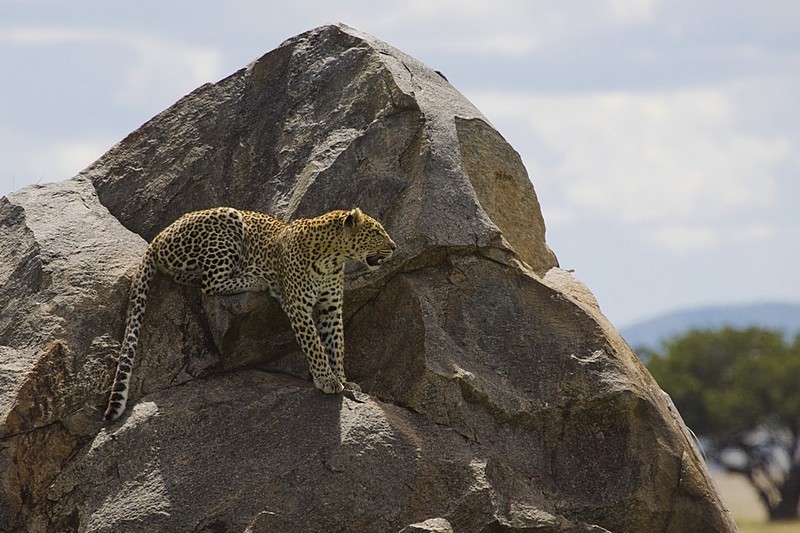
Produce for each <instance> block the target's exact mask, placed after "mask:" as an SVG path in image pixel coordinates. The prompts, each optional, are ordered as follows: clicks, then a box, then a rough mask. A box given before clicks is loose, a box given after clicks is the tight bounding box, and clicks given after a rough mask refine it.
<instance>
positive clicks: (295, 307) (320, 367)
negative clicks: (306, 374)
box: [286, 302, 344, 394]
mask: <svg viewBox="0 0 800 533" xmlns="http://www.w3.org/2000/svg"><path fill="white" fill-rule="evenodd" d="M286 314H288V315H289V321H290V322H291V324H292V330H293V331H294V336H295V338H297V342H298V344H300V348H302V349H303V353H305V354H306V357H307V358H308V366H309V369H310V370H311V376H312V377H313V378H314V385H315V386H316V387H317V388H318V389H319V390H321V391H323V392H325V393H326V394H337V393H339V392H342V391H343V390H344V385H342V382H341V381H340V380H339V378H338V377H337V376H336V375H335V374H334V373H333V372H332V371H331V367H330V365H329V364H328V355H327V353H326V352H325V346H324V345H323V343H322V341H321V340H320V337H319V333H318V332H317V327H316V325H315V324H314V315H313V306H311V305H306V304H304V303H300V302H294V303H291V304H289V305H287V306H286Z"/></svg>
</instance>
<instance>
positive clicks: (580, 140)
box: [0, 0, 800, 327]
mask: <svg viewBox="0 0 800 533" xmlns="http://www.w3.org/2000/svg"><path fill="white" fill-rule="evenodd" d="M331 22H344V23H345V24H348V25H350V26H352V27H354V28H356V29H359V30H361V31H364V32H366V33H369V34H372V35H374V36H376V37H378V38H380V39H382V40H384V41H386V42H388V43H389V44H391V45H393V46H395V47H396V48H399V49H401V50H403V51H404V52H406V53H408V54H410V55H412V56H414V57H416V58H417V59H419V60H421V61H422V62H423V63H426V64H427V65H428V66H430V67H432V68H434V69H437V70H440V71H442V72H443V73H444V74H445V75H446V76H447V78H448V79H449V81H450V82H451V83H452V84H453V85H454V86H455V87H456V88H457V89H458V90H459V91H460V92H461V93H462V94H464V95H465V96H466V97H467V98H468V99H469V100H471V101H472V102H473V103H474V104H475V105H476V106H477V107H478V109H480V110H481V111H482V112H483V114H484V115H485V116H486V117H487V118H488V119H489V121H490V122H491V123H492V124H493V125H494V126H495V127H496V128H497V129H498V130H499V131H500V133H501V134H502V135H503V136H504V137H505V138H506V139H507V140H508V141H509V142H510V143H511V145H512V146H513V147H514V148H515V149H516V150H517V151H518V152H519V153H520V155H521V156H522V159H523V161H524V163H525V165H526V167H527V169H528V172H529V174H530V177H531V181H532V182H533V184H534V187H535V189H536V192H537V195H538V197H539V201H540V203H541V205H542V212H543V214H544V217H545V221H546V223H547V241H548V243H549V244H550V247H551V248H552V249H553V250H554V251H555V253H556V255H557V256H558V258H559V261H560V263H561V266H562V267H563V268H569V269H574V270H575V274H576V275H577V276H578V277H579V278H580V279H581V280H583V281H584V282H585V283H586V284H587V285H588V286H589V288H590V289H591V290H592V291H593V292H594V294H595V295H596V296H597V298H598V300H599V302H600V305H601V307H602V309H603V311H604V312H605V314H606V315H607V316H608V317H609V318H610V319H611V321H612V322H613V323H614V324H615V325H617V326H618V327H625V326H628V325H631V324H634V323H636V322H638V321H641V320H644V319H648V318H651V317H653V316H657V315H659V314H662V313H665V312H670V311H674V310H679V309H687V308H696V307H699V306H704V305H720V304H721V305H726V304H743V303H750V302H768V301H775V302H800V205H798V204H800V97H799V96H798V95H800V31H798V28H800V2H797V1H796V0H762V1H756V0H752V1H741V0H560V1H558V2H556V1H552V0H529V1H504V0H452V1H451V0H446V1H437V0H404V1H402V2H394V1H393V2H380V1H375V0H372V1H367V0H361V1H354V0H337V1H336V2H330V1H328V0H294V1H292V2H271V1H245V0H226V1H225V2H211V1H207V0H170V1H168V2H165V1H163V0H157V1H154V0H139V1H138V2H109V1H108V0H98V1H84V0H64V1H57V0H50V1H40V0H0V76H2V78H0V79H2V83H0V195H5V194H7V193H8V192H10V191H13V190H16V189H19V188H21V187H23V186H25V185H29V184H33V183H46V182H51V181H58V180H62V179H67V178H70V177H72V176H74V175H76V174H77V173H78V172H79V171H80V170H82V169H83V168H85V167H86V166H88V165H89V164H90V163H92V162H93V161H94V160H95V159H97V158H98V157H99V156H100V155H102V154H103V153H104V152H105V151H106V150H108V149H109V148H110V147H111V146H113V145H114V144H115V143H116V142H118V141H119V140H121V139H122V138H123V137H125V135H127V134H128V133H130V132H131V131H133V130H135V129H136V128H138V127H139V126H140V125H142V124H143V123H144V122H145V121H147V120H148V119H149V118H151V117H152V116H154V115H155V114H157V113H158V112H160V111H162V110H163V109H165V108H167V107H169V106H170V105H171V104H173V103H174V102H176V101H177V100H178V99H179V98H180V97H182V96H183V95H185V94H187V93H189V92H191V91H192V90H193V89H195V88H196V87H198V86H199V85H201V84H203V83H206V82H214V81H218V80H220V79H222V78H224V77H225V76H227V75H228V74H230V73H232V72H234V71H236V70H238V69H239V68H241V67H243V66H245V65H247V64H248V63H250V62H251V61H253V60H254V59H256V58H258V57H260V56H261V55H263V54H264V53H266V52H268V51H270V50H272V49H273V48H275V47H276V46H278V45H279V44H280V43H281V42H283V41H284V40H286V39H288V38H290V37H292V36H294V35H296V34H299V33H302V32H304V31H306V30H309V29H311V28H314V27H317V26H320V25H323V24H326V23H331Z"/></svg>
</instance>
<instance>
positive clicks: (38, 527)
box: [0, 26, 735, 533]
mask: <svg viewBox="0 0 800 533" xmlns="http://www.w3.org/2000/svg"><path fill="white" fill-rule="evenodd" d="M216 205H231V206H234V207H238V208H243V209H257V210H262V211H267V212H270V213H272V214H275V215H278V216H281V217H284V218H287V219H289V218H297V217H304V216H313V215H317V214H320V213H323V212H325V211H328V210H331V209H339V208H350V207H353V206H360V207H361V208H362V209H364V211H365V212H367V213H370V214H371V215H373V216H375V217H376V218H378V219H379V220H381V221H382V222H383V223H384V226H385V227H386V228H387V230H388V231H389V232H390V234H391V235H392V236H393V238H394V240H395V241H396V242H397V244H398V252H397V254H396V256H395V257H394V258H393V259H392V260H391V261H390V262H388V263H387V264H386V265H385V266H384V267H383V268H382V269H380V270H378V271H376V272H375V273H370V274H364V273H363V272H362V271H360V270H357V269H355V270H353V271H352V272H350V273H349V274H348V281H347V292H346V296H345V300H346V308H345V314H346V326H345V329H346V344H347V350H348V355H347V359H346V366H347V368H348V375H349V377H350V378H351V379H354V380H355V381H357V382H359V383H360V384H361V387H362V388H363V390H364V393H361V394H355V395H354V396H352V397H345V396H328V395H324V394H322V393H320V392H319V391H317V390H316V389H314V387H313V385H312V384H311V383H310V381H309V379H308V369H307V363H306V362H305V360H304V358H303V356H302V354H301V352H300V350H299V348H298V347H297V345H296V344H295V343H294V340H293V337H292V333H291V330H290V328H289V324H288V321H287V319H286V318H285V317H284V316H283V314H282V312H281V311H280V308H279V306H278V305H277V303H276V302H275V301H273V300H272V299H271V298H270V297H269V296H267V295H266V294H245V295H238V296H232V297H224V298H207V297H203V296H201V294H200V293H199V291H197V290H195V289H191V288H186V287H181V286H178V285H176V284H173V283H172V282H170V281H169V280H166V279H164V278H163V277H160V276H157V277H156V280H155V284H154V287H153V289H152V292H151V298H150V302H149V307H148V310H147V316H146V320H145V324H144V329H143V333H142V337H141V346H140V350H139V353H138V359H137V363H136V366H135V368H134V374H133V382H132V389H131V394H132V401H131V403H130V404H129V410H128V412H127V413H126V414H125V415H124V416H123V417H122V418H121V419H120V421H118V422H117V423H115V424H112V425H107V426H106V425H103V423H102V420H101V419H102V408H103V404H104V402H105V401H106V397H107V396H106V395H107V390H108V387H109V385H110V382H111V379H112V373H113V370H114V364H115V358H116V354H117V350H118V348H119V339H120V337H121V335H122V329H123V320H124V313H125V307H126V305H127V290H128V287H129V282H130V274H131V272H132V269H133V268H134V267H135V265H136V263H137V261H138V258H139V256H140V254H141V253H142V251H143V250H144V248H145V245H146V243H145V239H148V240H149V239H151V238H152V237H153V236H154V235H155V234H156V233H157V232H158V231H159V230H160V229H162V228H163V227H165V226H166V225H167V224H168V223H169V222H171V221H172V220H173V219H175V218H177V217H178V216H179V215H180V214H182V213H184V212H186V211H189V210H194V209H202V208H206V207H210V206H216ZM0 243H2V246H0V306H2V307H0V310H1V311H2V314H0V345H2V347H0V365H1V366H0V416H1V417H2V418H1V419H0V421H2V428H1V431H2V433H1V434H0V437H2V441H0V442H2V448H0V474H1V475H2V481H3V484H2V493H0V530H2V531H31V532H40V531H41V532H44V531H87V532H88V531H92V532H100V531H108V532H112V531H126V532H138V531H141V532H152V531H196V532H200V531H207V532H245V531H246V532H272V531H283V532H290V533H291V532H336V531H341V532H360V531H363V532H383V531H386V532H397V531H400V530H404V531H456V532H485V533H489V532H514V531H520V532H522V531H541V532H567V531H568V532H579V531H597V532H599V531H620V532H638V531H642V532H645V531H646V532H685V531H705V532H715V531H717V532H722V531H735V526H734V525H733V522H732V521H731V519H730V516H729V514H728V513H727V512H726V511H725V510H724V508H723V506H722V505H721V504H720V501H719V498H718V496H717V494H716V492H715V490H714V488H713V486H712V484H711V481H710V478H709V475H708V471H707V470H706V468H705V466H704V465H703V462H702V459H701V458H700V457H699V455H698V453H697V450H696V449H695V446H694V445H693V443H692V440H691V438H690V437H689V436H688V434H687V432H686V429H685V427H684V426H683V424H682V422H681V420H680V418H679V417H678V416H677V414H676V413H675V412H674V411H672V410H671V409H670V407H669V403H668V402H667V401H665V399H664V398H663V396H662V393H661V391H660V390H659V388H658V387H657V385H656V384H655V383H654V382H653V380H652V379H651V378H650V376H649V374H648V373H647V372H646V371H645V370H644V368H643V367H642V366H641V364H640V363H639V362H638V360H637V359H636V357H635V355H634V354H633V353H632V352H631V350H630V349H629V348H628V347H627V345H625V343H624V342H623V341H622V339H621V338H620V337H619V335H618V334H617V333H616V332H615V330H614V328H613V327H612V326H611V325H610V324H609V323H608V322H607V321H606V320H605V318H604V317H603V316H602V314H601V313H600V311H599V308H598V306H597V303H596V302H595V301H594V299H593V297H592V296H591V294H590V293H589V291H588V290H587V289H586V288H585V287H584V286H583V285H582V284H581V283H580V282H579V281H578V280H577V279H575V278H574V277H573V276H572V275H571V274H570V273H568V272H566V271H563V270H560V269H558V267H557V262H556V259H555V256H554V255H553V253H552V252H551V251H550V249H549V248H548V247H547V244H546V243H545V235H544V223H543V220H542V217H541V213H540V209H539V205H538V202H537V199H536V195H535V193H534V190H533V187H532V185H531V183H530V181H529V180H528V176H527V174H526V172H525V169H524V168H523V166H522V163H521V161H520V158H519V156H518V155H517V153H516V152H515V151H514V150H513V149H512V148H511V147H510V146H509V145H508V144H507V143H506V142H505V141H504V140H503V138H502V137H501V136H500V135H499V134H498V133H497V132H496V131H495V130H494V129H493V128H492V126H491V125H490V124H489V123H488V122H487V120H486V119H485V118H484V117H483V116H482V115H481V114H480V112H478V111H477V110H476V109H475V108H474V107H473V106H472V105H471V104H470V103H469V102H467V101H466V100H465V99H464V98H463V97H462V96H461V95H460V94H459V93H458V92H457V91H455V90H454V89H453V88H452V87H451V86H450V85H449V84H448V83H447V81H446V80H445V79H444V78H443V77H441V76H440V75H439V74H437V73H435V72H434V71H432V70H430V69H428V68H427V67H425V66H424V65H422V64H420V63H419V62H418V61H416V60H414V59H412V58H410V57H408V56H406V55H404V54H403V53H401V52H399V51H398V50H395V49H393V48H391V47H390V46H388V45H386V44H384V43H382V42H379V41H377V40H376V39H374V38H372V37H370V36H367V35H364V34H361V33H359V32H357V31H355V30H352V29H350V28H347V27H346V26H326V27H322V28H318V29H315V30H312V31H310V32H308V33H305V34H303V35H300V36H298V37H295V38H293V39H291V40H289V41H287V42H286V43H284V44H283V45H281V46H280V47H279V48H277V49H276V50H274V51H272V52H270V53H268V54H267V55H265V56H264V57H262V58H261V59H259V60H258V61H256V62H254V63H253V64H251V65H250V66H248V67H247V68H245V69H242V70H240V71H239V72H237V73H235V74H233V75H232V76H230V77H228V78H226V79H224V80H222V81H221V82H219V83H217V84H214V85H205V86H203V87H200V88H199V89H197V90H196V91H195V92H193V93H192V94H190V95H188V96H186V97H185V98H183V99H182V100H180V101H179V102H177V103H176V104H175V105H174V106H172V107H171V108H170V109H168V110H166V111H164V112H163V113H161V114H160V115H158V116H157V117H155V118H154V119H152V120H151V121H150V122H148V123H147V124H145V125H144V126H142V127H141V128H140V129H138V130H136V131H135V132H133V133H132V134H130V135H129V136H128V137H127V138H126V139H124V140H123V141H122V142H121V143H119V144H118V145H117V146H115V147H114V148H113V149H112V150H111V151H109V152H108V153H107V154H106V155H104V156H103V157H102V158H101V159H100V160H98V161H97V162H96V163H94V164H93V165H92V166H91V167H90V168H88V169H87V170H85V171H84V172H82V173H81V174H80V175H78V176H77V177H76V178H74V179H72V180H69V181H65V182H61V183H56V184H52V185H46V186H36V187H31V188H27V189H23V190H22V191H20V192H17V193H14V194H11V195H9V197H8V198H4V199H3V200H2V201H0Z"/></svg>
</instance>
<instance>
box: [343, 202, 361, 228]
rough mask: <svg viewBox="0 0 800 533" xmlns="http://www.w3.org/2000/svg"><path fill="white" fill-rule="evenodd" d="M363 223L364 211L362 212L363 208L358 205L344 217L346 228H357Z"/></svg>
mask: <svg viewBox="0 0 800 533" xmlns="http://www.w3.org/2000/svg"><path fill="white" fill-rule="evenodd" d="M363 223H364V213H362V212H361V209H359V208H358V207H356V208H355V209H353V210H352V211H350V212H349V213H347V217H346V218H345V219H344V227H345V228H355V227H357V226H360V225H361V224H363Z"/></svg>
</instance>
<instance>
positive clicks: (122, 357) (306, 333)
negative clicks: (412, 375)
mask: <svg viewBox="0 0 800 533" xmlns="http://www.w3.org/2000/svg"><path fill="white" fill-rule="evenodd" d="M396 248H397V246H396V244H395V242H394V241H393V240H392V239H391V237H389V234H388V233H387V232H386V230H385V229H384V227H383V225H381V223H380V222H378V221H377V220H376V219H374V218H372V217H371V216H369V215H367V214H365V213H364V212H362V211H361V209H360V208H358V207H356V208H354V209H351V210H336V211H331V212H328V213H325V214H323V215H320V216H317V217H313V218H304V219H296V220H293V221H291V222H287V221H284V220H282V219H279V218H276V217H274V216H272V215H269V214H267V213H262V212H258V211H246V210H239V209H236V208H232V207H215V208H210V209H204V210H200V211H193V212H189V213H186V214H184V215H183V216H181V217H180V218H178V219H177V220H175V221H174V222H173V223H172V224H170V225H169V226H167V227H166V228H165V229H164V230H162V231H161V232H160V233H159V234H158V235H156V237H155V238H154V239H153V240H152V241H151V242H150V244H149V245H148V246H147V248H146V250H145V252H144V254H143V256H142V259H141V261H140V263H139V265H138V267H137V268H136V271H135V273H134V274H133V277H132V280H131V287H130V295H129V303H128V310H127V316H126V321H125V333H124V336H123V341H122V344H121V347H120V352H119V356H118V360H117V368H116V373H115V375H114V382H113V385H112V387H111V392H110V395H109V400H108V407H107V408H106V411H105V413H104V419H105V420H106V421H108V422H110V421H113V420H116V419H117V418H119V417H120V415H122V413H123V412H124V411H125V407H126V404H127V402H128V393H129V389H130V382H131V374H132V370H133V360H134V356H135V353H136V349H137V345H138V342H139V334H140V332H141V328H142V323H143V319H144V314H145V308H146V305H147V298H148V292H149V289H150V285H151V284H152V281H153V278H154V276H155V275H156V273H157V272H160V273H162V274H166V275H167V276H168V277H171V278H172V280H173V281H175V282H176V283H179V284H181V285H188V286H191V287H196V288H199V289H200V290H201V291H202V292H203V293H204V294H206V295H209V296H224V295H232V294H238V293H243V292H259V291H268V292H269V294H270V295H271V296H272V297H274V298H275V299H276V300H277V301H278V302H279V303H280V304H281V307H282V309H283V311H284V312H285V313H286V314H287V315H288V317H289V322H290V324H291V327H292V330H293V332H294V336H295V338H296V339H297V342H298V344H299V345H300V348H301V349H302V351H303V353H304V354H305V356H306V358H307V359H308V364H309V370H310V372H311V376H312V378H313V382H314V385H315V387H316V388H317V389H319V390H321V391H323V392H324V393H326V394H338V393H341V392H342V391H344V390H345V389H346V390H350V391H354V392H358V391H360V387H359V385H358V384H357V383H354V382H350V381H347V379H346V377H345V372H344V326H343V315H342V305H343V299H344V273H345V263H346V262H347V261H355V262H357V263H361V264H363V265H364V266H366V268H367V270H368V271H374V270H376V269H378V268H379V267H381V265H383V264H384V262H385V261H386V260H388V259H389V258H390V257H391V256H392V254H393V253H394V251H395V250H396Z"/></svg>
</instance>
